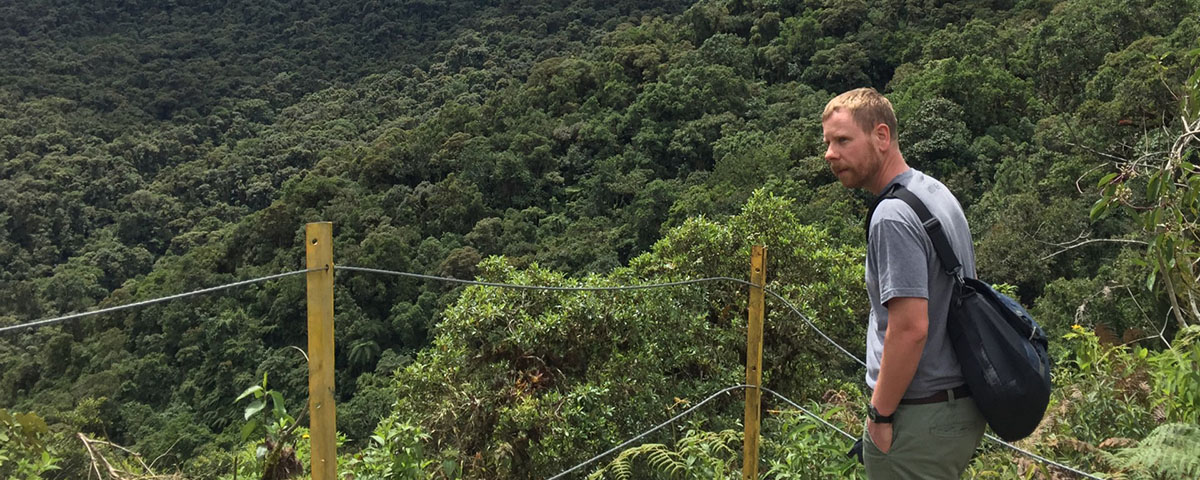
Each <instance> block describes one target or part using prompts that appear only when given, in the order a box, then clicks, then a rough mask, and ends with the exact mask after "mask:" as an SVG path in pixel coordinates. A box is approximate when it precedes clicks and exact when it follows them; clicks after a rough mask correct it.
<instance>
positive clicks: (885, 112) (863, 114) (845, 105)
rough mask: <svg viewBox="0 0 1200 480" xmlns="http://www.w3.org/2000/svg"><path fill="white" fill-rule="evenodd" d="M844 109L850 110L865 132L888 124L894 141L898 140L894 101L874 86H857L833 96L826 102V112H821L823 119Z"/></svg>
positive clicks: (827, 118)
mask: <svg viewBox="0 0 1200 480" xmlns="http://www.w3.org/2000/svg"><path fill="white" fill-rule="evenodd" d="M843 109H844V110H846V111H848V112H850V117H851V118H853V119H854V123H856V124H858V126H859V128H861V129H863V131H864V132H870V131H872V130H874V129H875V126H876V125H879V124H881V123H882V124H884V125H887V127H888V133H890V134H891V137H892V141H893V142H895V141H896V112H895V110H892V102H890V101H888V99H887V97H884V96H883V95H880V94H879V92H877V91H875V89H874V88H871V87H863V88H856V89H854V90H850V91H849V92H846V93H843V94H841V95H838V96H836V97H833V100H830V101H829V103H827V104H825V112H824V113H822V114H821V121H822V122H824V121H826V120H829V117H831V116H833V114H834V113H836V112H837V111H838V110H843Z"/></svg>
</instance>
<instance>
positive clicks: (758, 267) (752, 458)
mask: <svg viewBox="0 0 1200 480" xmlns="http://www.w3.org/2000/svg"><path fill="white" fill-rule="evenodd" d="M750 283H753V284H754V285H757V286H752V287H750V306H749V307H750V308H749V311H750V317H749V319H748V320H747V321H746V384H747V385H753V386H754V387H759V386H761V385H762V341H763V287H765V286H766V284H767V248H766V247H764V246H762V245H755V246H754V247H753V248H751V250H750ZM761 398H762V391H761V390H759V389H758V388H747V389H746V421H745V422H744V423H743V426H744V427H745V440H744V443H743V445H742V480H757V479H758V434H759V429H758V427H759V420H760V416H759V415H760V413H761V412H760V411H759V407H760V403H759V400H760V399H761Z"/></svg>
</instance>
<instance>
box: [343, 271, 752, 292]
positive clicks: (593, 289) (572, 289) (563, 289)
mask: <svg viewBox="0 0 1200 480" xmlns="http://www.w3.org/2000/svg"><path fill="white" fill-rule="evenodd" d="M334 269H335V271H336V270H349V271H354V272H368V273H382V274H386V275H397V276H401V277H409V278H419V279H422V280H436V281H441V282H450V283H461V284H465V285H481V286H485V287H501V288H515V289H523V290H552V291H560V292H603V291H619V290H645V289H649V288H662V287H677V286H681V285H691V284H694V283H705V282H718V281H725V282H735V283H740V284H743V285H749V286H757V285H754V284H753V283H750V282H747V281H745V280H742V279H740V278H733V277H706V278H696V279H692V280H681V281H678V282H666V283H646V284H641V285H620V286H613V287H552V286H547V285H519V284H514V283H497V282H481V281H478V280H463V279H461V278H450V277H439V276H436V275H422V274H419V273H411V272H397V271H394V270H381V269H378V268H364V267H348V266H345V265H336V266H334Z"/></svg>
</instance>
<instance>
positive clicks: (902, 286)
mask: <svg viewBox="0 0 1200 480" xmlns="http://www.w3.org/2000/svg"><path fill="white" fill-rule="evenodd" d="M919 228H920V227H918V226H916V225H912V224H911V223H908V222H904V221H902V220H898V219H894V218H882V219H880V220H879V221H878V222H875V223H874V224H872V225H871V237H870V238H871V243H870V245H868V247H867V248H868V254H869V255H871V259H872V263H873V265H875V269H876V272H877V274H878V275H877V278H878V281H879V302H880V303H882V304H885V305H886V304H887V302H888V300H891V299H893V298H896V297H918V298H925V299H928V298H929V274H928V272H929V261H928V253H927V251H926V244H925V243H926V242H925V232H924V231H922V230H920V229H919Z"/></svg>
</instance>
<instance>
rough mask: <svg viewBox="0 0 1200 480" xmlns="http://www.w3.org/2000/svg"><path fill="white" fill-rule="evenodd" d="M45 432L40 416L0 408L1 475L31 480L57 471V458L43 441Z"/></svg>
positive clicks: (44, 424)
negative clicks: (15, 412)
mask: <svg viewBox="0 0 1200 480" xmlns="http://www.w3.org/2000/svg"><path fill="white" fill-rule="evenodd" d="M48 433H49V432H48V431H47V429H46V421H45V420H43V419H42V417H39V416H37V415H36V414H33V413H18V414H15V415H14V414H12V413H10V412H9V411H8V410H5V409H2V408H0V475H3V476H4V478H12V479H21V480H27V479H28V480H32V479H37V478H42V474H44V473H46V472H51V471H54V470H58V469H59V467H58V466H57V465H56V464H57V463H58V462H59V460H60V459H59V458H58V456H57V455H56V453H55V452H53V451H51V449H50V448H48V445H47V444H46V438H47V436H48Z"/></svg>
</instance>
